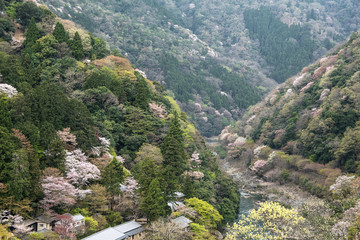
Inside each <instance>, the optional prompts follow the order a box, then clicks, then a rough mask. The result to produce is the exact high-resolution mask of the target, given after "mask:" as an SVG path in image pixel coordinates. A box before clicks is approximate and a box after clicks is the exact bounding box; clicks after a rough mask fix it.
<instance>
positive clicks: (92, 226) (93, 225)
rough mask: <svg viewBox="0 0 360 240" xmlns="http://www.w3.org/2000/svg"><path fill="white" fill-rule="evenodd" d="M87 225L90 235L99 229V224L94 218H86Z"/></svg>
mask: <svg viewBox="0 0 360 240" xmlns="http://www.w3.org/2000/svg"><path fill="white" fill-rule="evenodd" d="M85 225H86V227H87V228H88V230H87V231H88V233H94V232H96V231H97V229H98V222H97V221H96V220H94V219H93V218H92V217H85Z"/></svg>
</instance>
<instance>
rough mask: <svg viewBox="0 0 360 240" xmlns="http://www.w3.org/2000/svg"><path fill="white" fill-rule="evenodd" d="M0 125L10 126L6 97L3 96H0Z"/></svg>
mask: <svg viewBox="0 0 360 240" xmlns="http://www.w3.org/2000/svg"><path fill="white" fill-rule="evenodd" d="M0 126H3V127H6V128H7V129H11V128H12V121H11V117H10V114H9V109H8V103H7V99H6V98H5V97H3V96H0Z"/></svg>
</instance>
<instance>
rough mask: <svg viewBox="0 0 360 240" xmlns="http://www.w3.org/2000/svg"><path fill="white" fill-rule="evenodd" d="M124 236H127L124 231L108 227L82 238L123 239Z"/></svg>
mask: <svg viewBox="0 0 360 240" xmlns="http://www.w3.org/2000/svg"><path fill="white" fill-rule="evenodd" d="M125 238H127V236H126V235H125V234H124V233H122V232H119V231H117V230H115V229H114V228H111V227H110V228H107V229H104V230H102V231H100V232H97V233H94V234H93V235H90V236H88V237H86V238H83V240H123V239H125Z"/></svg>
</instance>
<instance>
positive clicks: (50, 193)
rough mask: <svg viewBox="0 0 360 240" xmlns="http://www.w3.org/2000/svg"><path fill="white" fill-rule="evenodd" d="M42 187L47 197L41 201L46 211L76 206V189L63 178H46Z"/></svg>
mask: <svg viewBox="0 0 360 240" xmlns="http://www.w3.org/2000/svg"><path fill="white" fill-rule="evenodd" d="M41 186H42V188H43V191H44V195H45V196H44V199H43V200H41V205H42V207H43V208H44V209H45V210H46V211H49V210H50V208H52V207H55V206H59V205H65V206H71V205H73V204H75V197H76V189H75V187H74V186H73V185H71V184H70V183H69V182H68V181H67V180H66V179H64V178H63V177H53V176H48V177H45V178H44V179H43V180H42V184H41Z"/></svg>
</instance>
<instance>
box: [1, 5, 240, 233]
mask: <svg viewBox="0 0 360 240" xmlns="http://www.w3.org/2000/svg"><path fill="white" fill-rule="evenodd" d="M0 7H1V9H0V11H1V15H0V23H1V24H2V25H1V26H3V28H2V32H0V33H1V34H2V35H1V37H2V38H1V39H0V46H1V48H0V113H1V114H0V156H1V157H0V212H1V224H0V230H1V231H4V232H6V228H8V227H9V230H13V231H14V233H15V234H16V236H17V237H19V238H21V239H29V236H28V233H29V232H30V231H32V230H31V229H29V228H28V227H27V226H23V225H17V224H18V223H19V220H21V219H20V218H19V217H18V216H15V215H20V216H21V218H26V219H29V220H31V219H34V218H35V217H38V216H39V215H41V214H45V215H46V216H47V217H52V216H53V215H58V216H57V217H56V218H54V219H53V220H56V219H57V220H59V219H66V216H67V215H61V214H64V213H67V212H68V213H71V214H78V213H81V214H82V215H83V216H85V217H86V218H85V221H86V226H84V227H85V229H83V231H81V232H78V233H77V235H78V236H84V235H88V234H91V233H94V232H96V231H99V230H101V229H104V228H106V227H108V226H114V225H116V224H119V223H121V222H122V221H123V220H131V219H135V218H142V217H147V218H148V220H149V221H150V222H154V221H156V220H158V219H159V218H160V217H166V216H168V215H170V213H171V210H173V211H175V209H178V210H179V209H180V207H179V206H177V205H174V202H175V201H177V204H180V206H183V212H177V213H176V214H175V213H174V214H173V215H172V216H175V215H176V216H179V215H185V216H187V217H189V218H191V220H192V221H193V222H194V224H196V225H194V229H195V230H196V229H199V228H200V229H201V231H200V232H199V231H195V230H194V231H192V232H190V234H189V232H184V231H180V230H179V231H180V233H179V234H180V236H181V239H184V238H185V239H187V238H189V237H191V236H192V235H194V236H197V234H199V235H201V234H203V235H204V236H205V235H206V236H208V237H213V236H212V234H219V232H217V230H221V229H222V227H223V226H224V225H225V224H226V223H227V222H231V221H232V220H233V219H235V218H236V217H237V208H238V204H239V196H238V190H237V187H236V185H235V184H234V183H233V182H232V181H231V180H230V179H229V178H228V177H226V176H224V175H223V174H222V173H221V172H220V171H219V169H218V166H217V164H216V159H215V157H214V156H213V155H212V153H211V152H210V151H209V150H208V149H207V148H206V146H205V144H204V140H203V139H202V137H201V135H200V134H199V132H198V131H197V130H196V128H195V127H194V126H193V125H192V124H191V123H190V122H189V121H188V119H187V116H186V114H185V113H184V112H182V111H181V110H180V107H179V106H178V105H177V103H176V102H175V100H174V99H173V98H171V97H169V96H167V95H166V94H165V93H164V87H163V86H162V85H161V84H159V83H157V82H153V81H150V80H148V79H147V78H145V77H144V76H143V75H142V74H141V73H140V72H138V71H136V70H135V69H134V68H133V66H132V65H131V63H130V61H129V60H128V59H126V58H124V57H122V56H120V55H119V54H116V52H115V53H114V54H116V55H110V50H109V49H108V48H107V47H106V45H107V44H106V43H105V42H104V41H103V40H102V39H100V38H97V37H94V36H93V35H92V34H90V33H89V32H87V31H85V30H83V29H81V28H79V27H78V26H76V25H75V24H74V23H73V22H71V21H69V20H62V19H59V18H57V17H56V16H55V15H54V14H53V13H52V12H51V11H50V10H49V9H47V7H45V6H42V5H39V6H37V5H35V4H34V3H32V2H30V1H26V2H22V1H1V4H0ZM90 59H91V60H90ZM195 189H196V191H195ZM179 192H182V193H183V195H182V194H181V193H179ZM179 195H180V196H181V198H184V199H187V200H186V202H181V200H178V198H177V197H178V196H179ZM179 201H180V202H179ZM168 203H169V205H168ZM181 204H182V205H181ZM184 204H186V206H185V205H184ZM210 204H211V205H210ZM170 206H172V209H171V208H170ZM200 206H201V209H200V210H199V208H200ZM204 208H205V209H207V210H209V211H211V212H212V214H210V215H207V216H203V214H204V213H203V212H201V211H203V209H204ZM179 211H180V210H179ZM189 213H191V214H190V215H188V214H189ZM212 217H214V219H211V220H209V221H206V220H205V219H206V218H212ZM20 222H21V221H20ZM30 222H31V221H30ZM24 224H25V223H24ZM163 224H165V225H164V226H167V224H168V223H166V222H165V223H163ZM169 224H170V223H169ZM60 225H61V222H60ZM68 228H69V226H58V225H56V226H55V227H54V228H53V230H54V231H55V232H56V233H55V232H51V231H50V232H47V233H44V236H43V234H42V233H32V234H31V239H35V238H37V239H44V237H45V239H58V238H59V237H61V238H65V237H73V232H72V231H67V230H66V229H68ZM64 229H65V230H66V231H65V230H64ZM1 234H2V233H1ZM9 234H10V233H9ZM48 234H50V235H51V236H50V235H49V236H48ZM57 234H60V236H59V235H57ZM54 235H55V236H54Z"/></svg>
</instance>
